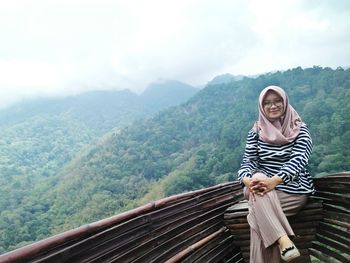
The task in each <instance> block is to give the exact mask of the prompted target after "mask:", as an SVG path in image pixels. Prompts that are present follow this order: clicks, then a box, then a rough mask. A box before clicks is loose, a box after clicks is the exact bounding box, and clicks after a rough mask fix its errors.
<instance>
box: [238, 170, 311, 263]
mask: <svg viewBox="0 0 350 263" xmlns="http://www.w3.org/2000/svg"><path fill="white" fill-rule="evenodd" d="M266 177H267V176H266V175H265V174H263V173H256V174H254V175H253V178H266ZM244 196H245V198H246V199H247V200H248V205H249V214H248V216H247V219H248V223H249V225H250V263H275V262H276V263H278V262H280V260H281V257H280V250H279V247H278V244H277V242H276V241H277V240H278V239H279V238H280V237H281V236H284V235H288V236H290V237H293V236H294V232H293V230H292V228H291V226H290V224H289V222H288V219H287V217H286V216H291V215H295V214H296V213H297V212H298V211H299V210H300V209H301V208H302V207H303V206H304V205H305V204H306V202H307V199H308V195H306V194H288V193H285V192H282V191H279V190H272V191H270V192H268V193H266V194H264V195H263V196H258V195H255V200H253V198H252V194H251V193H250V192H249V190H248V189H247V188H244Z"/></svg>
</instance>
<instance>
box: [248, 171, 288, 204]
mask: <svg viewBox="0 0 350 263" xmlns="http://www.w3.org/2000/svg"><path fill="white" fill-rule="evenodd" d="M282 182H283V180H282V179H281V178H280V177H279V176H273V177H271V178H259V179H257V178H249V177H244V178H243V183H244V185H245V186H246V187H247V188H248V189H249V191H250V192H251V193H252V194H253V198H254V199H255V196H254V195H255V194H257V195H260V196H263V195H264V194H266V193H268V192H270V191H271V190H273V189H275V187H276V185H278V184H280V183H282Z"/></svg>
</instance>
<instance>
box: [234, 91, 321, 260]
mask: <svg viewBox="0 0 350 263" xmlns="http://www.w3.org/2000/svg"><path fill="white" fill-rule="evenodd" d="M311 151H312V140H311V137H310V133H309V130H308V128H307V126H306V125H305V123H303V122H302V121H301V119H300V117H299V115H298V113H297V112H296V111H295V110H294V109H293V107H292V106H291V105H290V104H289V102H288V97H287V94H286V93H285V91H284V90H283V89H281V88H280V87H277V86H269V87H267V88H265V89H264V90H263V91H262V92H261V93H260V97H259V119H258V121H257V122H256V123H255V125H254V127H253V129H252V130H251V131H250V132H249V133H248V138H247V145H246V149H245V152H244V156H243V161H242V164H241V167H240V170H239V171H238V178H239V181H240V182H241V183H242V185H244V186H245V188H244V194H245V197H246V199H248V204H249V214H248V217H247V219H248V223H249V225H250V229H251V231H250V234H251V239H250V240H251V242H250V262H254V263H258V262H265V263H266V262H269V263H273V262H280V259H281V258H282V259H283V260H285V261H287V262H289V261H291V260H293V259H295V258H297V257H299V256H300V253H299V251H298V249H297V248H296V247H295V245H294V244H293V242H292V241H291V239H290V238H292V237H293V236H294V232H293V230H292V229H291V227H290V225H289V223H288V220H287V218H286V216H290V215H294V214H296V213H297V212H298V211H299V210H300V209H301V208H302V207H303V205H305V203H306V202H307V198H308V195H310V194H312V193H313V192H314V191H315V190H314V186H313V182H312V178H311V176H310V174H309V172H308V171H307V169H306V165H307V163H308V159H309V156H310V154H311Z"/></svg>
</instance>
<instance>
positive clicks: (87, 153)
mask: <svg viewBox="0 0 350 263" xmlns="http://www.w3.org/2000/svg"><path fill="white" fill-rule="evenodd" d="M268 85H280V86H281V87H283V88H284V89H285V90H286V91H287V93H288V95H289V99H290V102H291V104H292V105H293V106H294V108H295V109H296V110H297V111H298V113H299V114H300V115H301V117H302V119H303V120H304V121H305V122H306V123H307V125H308V126H309V128H310V131H311V135H312V137H313V142H314V151H313V154H312V158H311V160H310V164H309V166H310V169H311V172H312V174H313V175H319V174H322V173H328V172H337V171H342V170H350V159H349V156H350V152H349V149H350V147H349V146H350V145H349V142H350V132H349V130H350V120H349V118H348V116H350V105H349V103H348V101H349V99H350V70H344V69H342V68H338V69H336V70H333V69H331V68H320V67H313V68H307V69H302V68H300V67H299V68H295V69H291V70H287V71H284V72H280V71H277V72H274V73H267V74H264V75H261V76H259V77H256V78H248V77H246V78H243V79H241V80H234V81H231V82H224V83H220V84H212V85H207V86H206V87H205V88H204V89H202V90H200V91H199V92H197V93H196V94H195V95H194V96H192V97H191V98H190V99H188V100H187V101H186V102H184V103H182V104H180V105H177V106H173V107H171V108H167V109H163V110H161V111H159V112H157V113H155V114H153V115H152V117H150V118H140V119H138V120H137V121H134V122H133V123H132V124H128V125H125V126H123V127H119V128H118V129H113V128H112V129H111V130H109V132H107V133H104V134H103V135H102V136H99V137H95V138H98V139H97V141H96V142H94V143H90V144H89V145H88V146H86V147H81V144H82V143H83V140H82V138H84V137H86V138H92V135H89V133H88V132H87V131H91V130H89V129H83V128H81V127H82V126H80V125H79V124H78V123H77V121H76V120H75V119H74V120H72V119H69V118H68V119H66V121H67V123H66V125H65V126H64V125H63V123H60V122H59V121H60V120H62V119H60V118H58V117H57V118H56V119H55V118H54V119H51V118H50V117H49V116H50V115H48V116H45V118H44V117H42V116H40V117H39V116H36V117H32V118H30V119H29V120H28V121H26V122H25V123H20V124H15V125H13V126H11V127H10V126H9V127H6V131H4V132H3V130H1V132H3V133H2V134H0V149H1V151H2V152H1V155H0V156H1V159H0V165H2V166H1V169H2V171H5V172H4V173H2V174H1V177H0V180H1V181H0V211H2V212H1V217H0V247H1V248H0V249H1V250H2V251H6V250H10V249H12V248H14V247H18V246H21V245H24V244H26V243H29V242H32V241H34V240H38V239H42V238H44V237H47V236H50V235H53V234H56V233H59V232H62V231H64V230H68V229H71V228H74V227H77V226H80V225H82V224H86V223H89V222H93V221H96V220H99V219H102V218H105V217H108V216H111V215H114V214H116V213H119V212H121V211H125V210H128V209H131V208H133V207H135V206H138V205H140V204H144V203H145V202H149V201H151V200H157V199H159V198H162V197H164V196H169V195H172V194H176V193H180V192H184V191H190V190H194V189H199V188H202V187H208V186H211V185H214V184H217V183H221V182H226V181H229V180H234V179H235V176H236V172H237V170H238V167H239V164H240V161H241V158H242V154H243V150H244V146H245V139H246V136H247V133H248V131H249V129H250V128H251V127H252V126H253V123H254V121H255V120H256V118H257V107H256V105H257V99H258V95H259V93H260V91H261V90H262V89H263V88H264V87H266V86H268ZM155 89H156V88H155ZM148 92H150V91H148ZM152 92H153V91H152ZM145 94H146V95H147V93H145ZM144 96H145V95H144ZM140 97H142V96H140ZM155 97H156V96H155ZM63 115H64V114H63ZM59 116H61V115H59ZM64 116H66V115H64ZM68 116H69V115H68ZM42 118H44V119H42ZM48 120H51V122H49V123H50V125H47V127H51V128H50V130H48V128H47V129H46V128H43V127H44V126H43V125H41V126H40V125H39V124H42V123H47V122H46V121H48ZM68 120H70V121H68ZM39 127H40V128H39ZM64 127H66V128H64ZM95 127H98V125H95ZM28 131H31V133H30V134H32V136H33V137H29V138H37V137H35V136H34V134H38V133H37V132H40V136H39V138H40V140H41V141H42V143H41V144H40V145H42V147H43V148H35V147H34V148H33V146H35V145H36V143H37V142H36V141H35V140H33V139H27V138H22V137H21V140H16V139H17V137H18V136H19V135H18V134H20V133H21V132H27V133H28ZM73 131H75V132H73ZM16 132H18V134H17V133H16ZM48 134H50V135H51V136H48ZM68 135H69V136H68ZM6 136H7V137H6ZM13 136H17V137H13ZM45 136H46V137H45ZM90 136H91V137H90ZM18 138H19V137H18ZM56 138H59V139H56ZM68 138H69V140H68ZM40 140H39V141H40ZM79 140H81V141H80V142H79ZM86 140H87V139H86ZM77 141H78V142H79V143H80V148H79V151H75V152H74V154H73V152H72V153H71V157H70V158H68V159H67V160H62V158H63V156H64V155H60V154H59V153H60V152H62V151H66V152H67V153H70V150H71V148H72V147H71V145H74V143H77ZM14 142H16V143H14ZM53 142H54V143H53ZM44 146H45V147H46V148H45V147H44ZM11 147H14V148H11ZM33 149H34V150H35V151H33ZM45 150H46V152H45ZM10 153H11V154H12V155H11V154H10ZM43 153H45V154H43ZM50 153H51V154H50ZM37 154H38V155H37ZM38 156H40V158H41V159H40V158H38ZM58 157H60V158H58ZM57 158H58V159H57ZM57 160H60V162H61V163H60V165H57ZM63 164H65V165H63ZM45 165H46V166H45ZM50 165H51V166H50ZM55 165H56V168H55ZM58 166H59V167H60V168H59V169H58V168H57V167H58ZM43 167H45V171H46V172H47V173H48V175H46V177H45V178H46V179H45V180H43V179H42V180H37V179H35V178H38V176H37V174H40V173H41V174H42V172H43V169H44V168H43ZM62 167H63V168H62ZM4 168H6V170H4ZM55 169H56V170H55ZM51 171H56V172H55V173H54V172H51ZM25 175H26V176H25ZM29 175H30V176H29ZM28 185H31V188H32V189H31V191H28V190H27V189H26V187H27V186H28Z"/></svg>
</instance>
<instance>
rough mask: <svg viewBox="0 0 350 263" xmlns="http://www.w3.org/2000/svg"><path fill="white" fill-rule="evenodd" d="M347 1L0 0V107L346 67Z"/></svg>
mask: <svg viewBox="0 0 350 263" xmlns="http://www.w3.org/2000/svg"><path fill="white" fill-rule="evenodd" d="M349 15H350V2H349V1H346V0H339V1H336V2H333V1H328V0H322V1H317V2H316V1H307V0H294V1H292V0H289V1H283V2H282V1H277V0H268V1H259V0H250V1H239V0H233V1H228V0H219V1H218V0H216V1H213V0H207V1H199V0H188V1H185V0H179V1H176V2H175V1H161V0H150V1H147V2H141V1H137V0H129V1H125V0H115V1H112V0H100V1H97V0H90V1H83V0H70V1H68V0H62V1H55V0H46V1H44V0H31V1H27V0H14V1H5V0H0V33H1V36H2V43H1V46H2V48H1V49H0V72H1V74H0V109H1V108H3V107H5V106H6V105H10V104H11V103H13V102H16V101H19V100H21V99H27V98H35V97H38V96H44V97H46V96H67V95H74V94H79V93H82V92H85V91H89V90H121V89H130V90H132V91H133V92H136V93H140V92H141V91H142V90H143V89H145V88H146V87H147V85H149V84H150V83H152V82H154V81H157V80H158V79H173V80H178V81H181V82H184V83H187V84H189V85H192V86H200V85H204V84H206V83H207V82H208V81H210V80H211V79H213V78H214V77H215V76H217V75H221V74H226V73H229V74H232V75H258V74H263V73H267V72H271V71H276V70H280V71H283V70H287V69H291V68H295V67H298V66H300V67H302V68H307V67H312V66H314V65H316V66H321V67H331V68H337V67H338V66H341V67H348V66H349V59H350V50H349V48H348V47H349V46H350V36H348V34H347V32H349V29H350V19H348V18H349V17H350V16H349Z"/></svg>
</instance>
